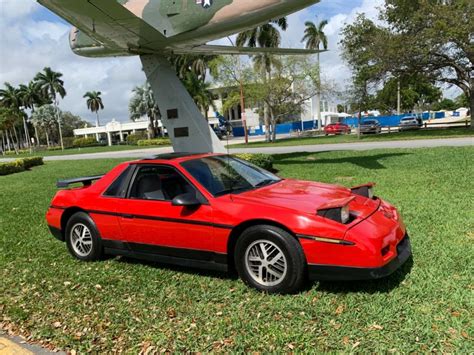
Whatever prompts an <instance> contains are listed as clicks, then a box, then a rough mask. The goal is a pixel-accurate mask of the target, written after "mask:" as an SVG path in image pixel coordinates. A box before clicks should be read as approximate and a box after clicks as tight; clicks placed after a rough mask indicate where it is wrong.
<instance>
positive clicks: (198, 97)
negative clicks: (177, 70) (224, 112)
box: [183, 72, 214, 120]
mask: <svg viewBox="0 0 474 355" xmlns="http://www.w3.org/2000/svg"><path fill="white" fill-rule="evenodd" d="M183 84H184V86H185V87H186V89H187V90H188V92H189V94H190V95H191V97H192V98H193V100H194V102H195V103H196V105H197V106H198V107H199V110H201V112H202V114H203V115H204V118H206V120H207V118H208V117H207V113H208V112H209V107H211V106H212V107H214V103H213V99H212V92H211V91H210V90H209V87H210V84H209V83H207V82H205V81H203V80H201V79H199V77H198V76H197V75H196V74H194V73H193V72H188V73H186V77H185V78H184V80H183Z"/></svg>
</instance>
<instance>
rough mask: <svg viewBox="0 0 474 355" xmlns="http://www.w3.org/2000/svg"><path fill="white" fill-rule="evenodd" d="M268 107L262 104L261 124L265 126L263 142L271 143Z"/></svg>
mask: <svg viewBox="0 0 474 355" xmlns="http://www.w3.org/2000/svg"><path fill="white" fill-rule="evenodd" d="M262 74H263V85H265V86H266V85H267V70H266V68H265V66H264V67H263V72H262ZM269 111H270V110H269V107H268V104H267V103H266V102H265V101H264V102H263V123H264V125H265V141H266V142H267V143H268V142H271V140H272V136H271V135H270V134H271V128H270V112H269Z"/></svg>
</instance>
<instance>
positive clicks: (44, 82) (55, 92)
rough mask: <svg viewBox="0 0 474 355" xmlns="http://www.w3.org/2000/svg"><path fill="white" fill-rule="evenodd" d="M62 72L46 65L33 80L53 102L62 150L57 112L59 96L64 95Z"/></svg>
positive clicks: (61, 136) (59, 120)
mask: <svg viewBox="0 0 474 355" xmlns="http://www.w3.org/2000/svg"><path fill="white" fill-rule="evenodd" d="M62 76H63V74H62V73H59V72H55V71H53V70H51V68H49V67H46V68H44V69H43V72H41V73H38V74H36V76H35V81H36V82H37V83H38V85H39V86H40V88H41V90H42V92H43V93H44V95H45V96H47V97H49V98H51V100H52V101H53V102H54V107H55V108H56V111H57V114H56V118H57V121H58V127H59V139H60V141H61V149H62V150H64V143H63V133H62V129H61V117H60V114H59V97H58V96H60V97H61V98H64V96H66V89H65V88H64V81H63V80H62V79H61V77H62Z"/></svg>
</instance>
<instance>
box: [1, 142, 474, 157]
mask: <svg viewBox="0 0 474 355" xmlns="http://www.w3.org/2000/svg"><path fill="white" fill-rule="evenodd" d="M472 145H474V137H463V138H445V139H419V140H410V141H408V140H406V141H385V142H361V143H339V144H317V145H299V146H292V147H282V146H280V147H268V148H238V149H235V148H232V149H230V153H266V154H283V153H298V152H327V151H336V150H372V149H392V148H431V147H461V146H472ZM171 151H172V148H169V147H166V148H156V149H143V150H141V149H140V150H127V151H119V152H104V153H90V154H74V155H57V156H49V157H45V158H44V160H46V161H53V160H88V159H106V158H123V159H125V158H142V157H147V156H151V155H154V154H160V153H169V152H171ZM7 160H12V159H0V161H7Z"/></svg>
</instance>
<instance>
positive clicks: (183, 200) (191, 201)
mask: <svg viewBox="0 0 474 355" xmlns="http://www.w3.org/2000/svg"><path fill="white" fill-rule="evenodd" d="M171 204H172V205H173V206H183V207H197V206H200V205H201V204H202V203H201V201H199V200H198V199H197V197H196V194H194V193H187V194H182V195H178V196H176V197H175V198H174V199H173V201H171Z"/></svg>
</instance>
